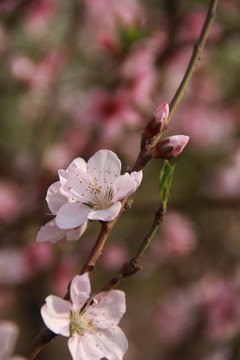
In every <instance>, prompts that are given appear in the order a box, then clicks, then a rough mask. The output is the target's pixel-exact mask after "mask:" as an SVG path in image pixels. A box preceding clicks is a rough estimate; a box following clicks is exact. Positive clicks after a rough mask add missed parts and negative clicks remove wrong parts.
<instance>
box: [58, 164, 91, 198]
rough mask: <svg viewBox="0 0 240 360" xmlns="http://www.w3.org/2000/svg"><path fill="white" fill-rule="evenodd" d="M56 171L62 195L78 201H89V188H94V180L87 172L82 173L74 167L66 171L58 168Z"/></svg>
mask: <svg viewBox="0 0 240 360" xmlns="http://www.w3.org/2000/svg"><path fill="white" fill-rule="evenodd" d="M58 173H59V177H60V181H61V184H62V186H61V188H60V192H61V193H62V194H63V195H64V196H67V197H68V198H70V199H74V200H76V201H80V202H89V201H91V199H92V195H91V190H93V189H94V182H93V179H92V177H91V176H90V175H89V174H84V173H83V172H82V171H79V170H78V169H75V168H73V169H70V170H69V171H68V172H66V171H65V172H64V170H59V172H58Z"/></svg>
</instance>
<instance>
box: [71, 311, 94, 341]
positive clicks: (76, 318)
mask: <svg viewBox="0 0 240 360" xmlns="http://www.w3.org/2000/svg"><path fill="white" fill-rule="evenodd" d="M89 329H92V330H94V329H95V328H94V326H93V325H92V321H89V320H87V319H85V318H84V316H83V314H81V313H75V312H71V314H70V324H69V330H70V335H71V336H72V335H73V334H74V333H77V334H78V335H79V336H83V335H84V333H85V332H86V330H89Z"/></svg>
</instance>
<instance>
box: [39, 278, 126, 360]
mask: <svg viewBox="0 0 240 360" xmlns="http://www.w3.org/2000/svg"><path fill="white" fill-rule="evenodd" d="M90 291H91V287H90V281H89V276H88V274H87V273H85V274H83V275H77V276H75V277H74V279H73V280H72V283H71V287H70V296H71V302H70V301H67V300H63V299H60V298H58V297H56V296H53V295H50V296H48V297H47V298H46V304H45V305H43V306H42V308H41V315H42V318H43V321H44V322H45V324H46V326H47V327H48V328H49V329H50V330H51V331H53V332H54V333H55V334H60V335H63V336H66V337H70V338H69V340H68V347H69V350H70V352H71V355H72V358H73V359H74V360H100V359H101V358H104V357H106V358H107V359H108V360H121V359H122V358H123V355H124V353H125V352H126V350H127V347H128V343H127V339H126V337H125V335H124V333H123V331H122V330H121V329H120V328H119V327H118V323H119V321H120V319H121V317H122V316H123V314H124V313H125V311H126V302H125V294H124V292H123V291H120V290H111V291H109V292H100V293H99V294H97V295H96V296H94V298H93V299H91V298H90V299H89V294H90Z"/></svg>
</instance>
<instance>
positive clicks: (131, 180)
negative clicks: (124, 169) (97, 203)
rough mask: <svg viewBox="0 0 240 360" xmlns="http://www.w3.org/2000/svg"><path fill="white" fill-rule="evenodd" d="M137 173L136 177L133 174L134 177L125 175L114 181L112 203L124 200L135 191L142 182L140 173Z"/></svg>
mask: <svg viewBox="0 0 240 360" xmlns="http://www.w3.org/2000/svg"><path fill="white" fill-rule="evenodd" d="M139 173H140V174H139V175H136V173H134V175H130V174H128V173H125V174H124V175H121V176H119V178H117V179H116V180H115V182H114V186H113V189H114V191H113V192H114V196H113V199H112V201H113V202H115V201H118V200H121V199H124V198H125V197H126V196H129V195H131V194H132V193H133V192H134V191H135V190H136V189H137V187H138V186H139V185H140V182H141V180H142V177H141V173H142V171H139Z"/></svg>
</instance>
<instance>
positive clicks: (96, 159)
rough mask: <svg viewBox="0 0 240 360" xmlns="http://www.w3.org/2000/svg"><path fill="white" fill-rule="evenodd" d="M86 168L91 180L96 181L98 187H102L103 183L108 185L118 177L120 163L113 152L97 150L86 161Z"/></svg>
mask: <svg viewBox="0 0 240 360" xmlns="http://www.w3.org/2000/svg"><path fill="white" fill-rule="evenodd" d="M87 167H88V172H89V173H90V174H91V176H92V178H96V179H97V180H98V185H100V186H104V184H105V181H107V182H108V183H110V182H113V181H114V180H115V179H116V178H118V177H119V175H120V172H121V161H120V160H119V158H118V157H117V155H116V154H115V153H114V152H113V151H110V150H99V151H97V152H96V153H95V154H94V155H93V156H92V157H91V158H90V159H89V160H88V162H87ZM105 178H106V180H105Z"/></svg>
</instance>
